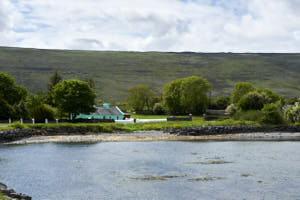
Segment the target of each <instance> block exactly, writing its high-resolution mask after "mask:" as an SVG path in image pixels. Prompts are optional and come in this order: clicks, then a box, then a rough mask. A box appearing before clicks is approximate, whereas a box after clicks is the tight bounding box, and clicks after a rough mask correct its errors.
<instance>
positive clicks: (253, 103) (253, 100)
mask: <svg viewBox="0 0 300 200" xmlns="http://www.w3.org/2000/svg"><path fill="white" fill-rule="evenodd" d="M269 102H270V99H269V97H268V96H267V95H266V94H264V93H262V94H260V93H258V92H250V93H248V94H246V95H245V96H243V97H242V98H241V100H240V101H239V102H238V108H239V109H241V110H243V111H247V110H261V109H262V108H263V107H264V105H265V104H267V103H269Z"/></svg>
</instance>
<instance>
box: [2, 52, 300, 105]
mask: <svg viewBox="0 0 300 200" xmlns="http://www.w3.org/2000/svg"><path fill="white" fill-rule="evenodd" d="M55 70H58V71H59V72H60V73H61V74H62V75H63V77H64V79H69V78H78V79H81V80H88V79H89V78H93V79H94V80H95V82H96V92H97V94H98V96H99V98H101V99H103V100H104V101H107V102H112V101H123V100H124V97H125V96H126V94H127V92H128V89H129V88H130V87H132V86H134V85H137V84H147V85H150V86H152V87H153V88H154V89H155V90H156V91H157V93H159V92H160V90H161V88H162V87H163V86H164V85H165V84H166V83H167V82H169V81H171V80H174V79H177V78H182V77H187V76H191V75H197V76H202V77H204V78H206V79H207V80H208V81H209V82H210V83H211V84H212V85H213V93H212V94H213V95H221V94H228V93H229V92H230V91H231V89H232V88H233V85H234V83H236V82H238V81H249V82H252V83H254V84H255V85H256V86H257V87H267V88H270V89H273V90H275V91H277V92H279V93H281V94H285V95H287V96H300V83H299V77H300V54H245V53H243V54H233V53H192V52H182V53H172V52H166V53H162V52H111V51H67V50H39V49H24V48H9V47H0V71H1V72H6V73H8V74H10V75H12V76H13V77H14V78H15V79H16V81H17V83H18V84H23V85H25V86H26V87H28V88H29V90H30V91H35V92H36V91H38V90H41V89H44V90H45V89H46V87H47V82H48V80H49V77H50V76H51V75H52V74H53V73H54V71H55Z"/></svg>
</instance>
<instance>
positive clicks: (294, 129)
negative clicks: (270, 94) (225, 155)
mask: <svg viewBox="0 0 300 200" xmlns="http://www.w3.org/2000/svg"><path fill="white" fill-rule="evenodd" d="M167 131H168V132H169V133H170V134H174V135H187V136H189V135H190V136H203V135H223V134H240V133H244V134H246V133H272V132H276V133H278V132H285V133H300V126H257V127H255V126H203V127H188V128H179V129H174V128H170V129H168V130H167Z"/></svg>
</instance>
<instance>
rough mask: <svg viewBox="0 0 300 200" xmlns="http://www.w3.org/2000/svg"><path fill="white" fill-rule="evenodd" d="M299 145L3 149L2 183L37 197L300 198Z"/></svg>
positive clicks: (105, 145)
mask: <svg viewBox="0 0 300 200" xmlns="http://www.w3.org/2000/svg"><path fill="white" fill-rule="evenodd" d="M299 144H300V143H299V142H102V143H96V144H86V143H84V144H50V143H49V144H35V145H22V146H1V147H0V182H3V183H5V184H7V185H8V186H9V187H12V188H14V189H16V190H17V191H20V192H23V193H25V194H29V195H31V196H33V199H37V200H46V199H47V200H48V199H51V200H52V199H53V200H56V199H64V200H71V199H72V200H77V199H78V200H79V199H82V200H85V199H300V195H299V193H298V189H299V184H300V169H299V167H298V166H299V165H300V157H299V156H298V155H299V153H300V145H299Z"/></svg>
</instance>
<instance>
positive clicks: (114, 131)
mask: <svg viewBox="0 0 300 200" xmlns="http://www.w3.org/2000/svg"><path fill="white" fill-rule="evenodd" d="M133 117H139V118H142V117H143V116H142V115H133ZM149 117H151V118H153V116H149ZM155 117H156V118H164V117H166V116H164V115H162V116H159V115H157V116H155ZM298 133H300V126H288V125H280V126H271V125H269V126H263V125H261V124H259V123H257V122H255V121H239V120H234V119H230V118H229V119H223V120H217V121H205V120H204V119H203V117H200V116H193V121H167V122H149V123H134V124H120V123H59V124H20V123H19V122H16V123H12V124H6V125H2V127H0V143H13V144H28V143H40V142H101V141H207V140H216V141H229V140H232V141H236V140H237V141H244V140H247V141H251V140H253V141H256V140H274V141H282V140H285V141H286V140H293V141H295V140H297V141H298V140H299V134H298Z"/></svg>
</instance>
